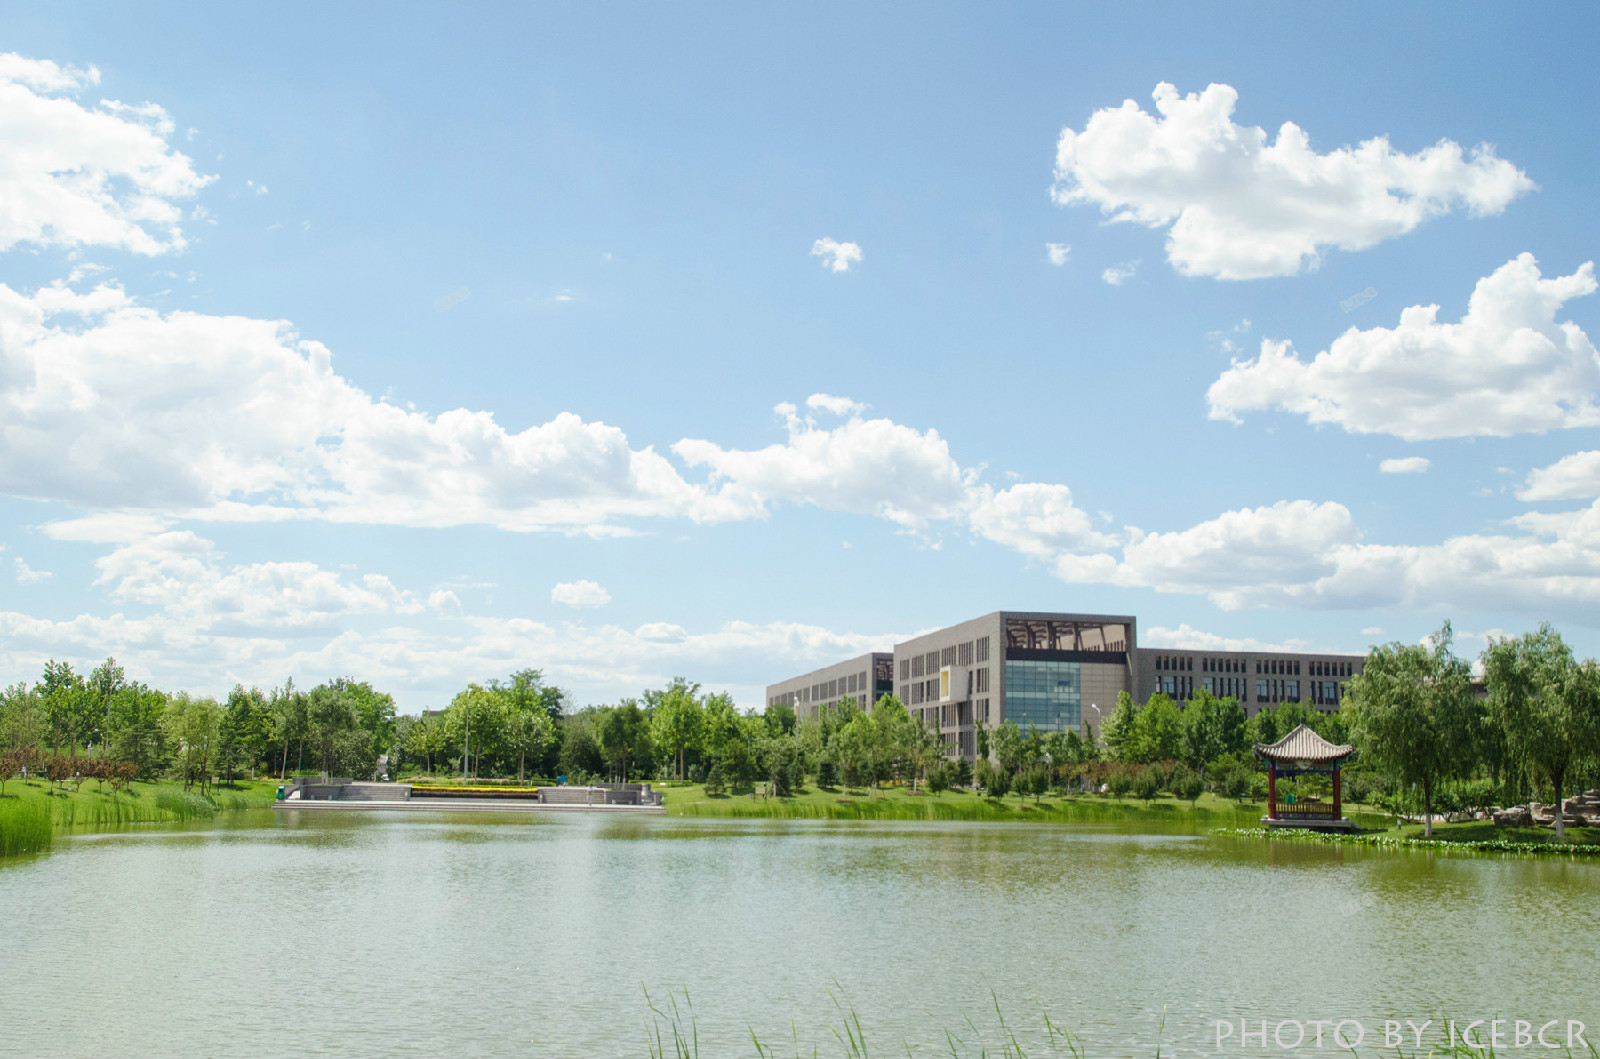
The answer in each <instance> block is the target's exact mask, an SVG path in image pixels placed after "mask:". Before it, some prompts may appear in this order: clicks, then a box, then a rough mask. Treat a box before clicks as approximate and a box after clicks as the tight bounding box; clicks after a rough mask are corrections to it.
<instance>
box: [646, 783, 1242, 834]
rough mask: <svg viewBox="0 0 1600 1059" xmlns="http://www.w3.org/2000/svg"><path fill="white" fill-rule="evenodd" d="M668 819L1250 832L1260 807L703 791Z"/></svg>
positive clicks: (895, 790)
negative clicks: (1166, 826) (1123, 825)
mask: <svg viewBox="0 0 1600 1059" xmlns="http://www.w3.org/2000/svg"><path fill="white" fill-rule="evenodd" d="M662 793H663V794H664V795H665V799H666V809H667V814H668V815H669V816H731V817H771V818H778V819H821V820H1006V821H1040V822H1049V823H1111V822H1118V821H1147V822H1150V823H1158V822H1165V823H1181V822H1185V821H1193V822H1194V823H1196V824H1197V825H1200V826H1204V827H1222V826H1236V827H1237V826H1248V825H1254V824H1257V823H1259V822H1260V820H1261V813H1262V807H1261V804H1260V803H1259V802H1257V803H1253V804H1246V805H1244V806H1240V805H1239V804H1238V803H1237V802H1234V801H1233V800H1231V799H1228V798H1218V797H1216V796H1215V795H1212V794H1203V795H1201V796H1200V800H1199V801H1198V802H1197V803H1196V804H1195V805H1194V806H1193V807H1191V806H1190V804H1189V803H1188V802H1186V801H1176V800H1174V799H1173V798H1171V797H1170V796H1164V797H1160V798H1156V799H1154V800H1152V801H1150V802H1148V803H1147V802H1144V801H1142V800H1140V799H1137V798H1111V797H1102V796H1100V795H1095V794H1084V795H1073V796H1070V797H1061V796H1058V795H1047V796H1046V797H1044V798H1043V799H1041V800H1040V801H1039V802H1038V803H1035V802H1034V800H1033V798H1032V797H1027V798H1019V797H1017V796H1016V795H1007V796H1006V797H1005V798H985V797H980V796H979V795H977V794H975V793H973V792H972V791H970V790H951V791H945V792H944V793H943V794H926V793H916V794H913V793H912V792H911V791H910V790H909V789H908V788H905V787H884V788H881V789H878V790H870V789H866V788H852V789H851V790H850V791H849V793H848V794H847V793H846V792H845V791H844V789H842V788H834V789H825V788H819V787H816V786H811V787H806V788H803V789H801V790H799V791H797V792H796V793H795V794H794V796H793V797H789V798H763V797H761V796H760V795H759V794H750V793H741V794H728V795H717V796H713V795H708V794H706V792H705V788H704V787H701V786H686V787H666V788H664V789H663V791H662Z"/></svg>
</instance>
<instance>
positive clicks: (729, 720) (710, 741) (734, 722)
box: [699, 692, 742, 782]
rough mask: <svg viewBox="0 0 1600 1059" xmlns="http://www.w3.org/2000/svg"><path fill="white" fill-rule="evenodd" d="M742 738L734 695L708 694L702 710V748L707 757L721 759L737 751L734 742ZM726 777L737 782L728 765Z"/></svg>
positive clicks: (724, 772)
mask: <svg viewBox="0 0 1600 1059" xmlns="http://www.w3.org/2000/svg"><path fill="white" fill-rule="evenodd" d="M741 738H742V733H741V732H740V729H739V711H738V710H737V709H736V708H735V707H734V705H733V696H732V695H729V694H728V693H727V692H718V693H717V694H715V695H708V696H706V699H705V703H704V705H703V706H702V707H701V712H700V739H699V744H700V750H701V752H702V753H703V754H705V756H706V758H707V759H709V760H714V761H721V760H722V759H723V758H725V757H727V756H728V755H729V754H730V753H737V751H736V750H734V749H733V747H732V744H733V743H734V742H735V741H736V740H739V739H741ZM722 774H723V776H724V778H726V779H728V780H729V781H730V782H737V780H735V779H734V777H733V776H731V775H730V774H729V772H728V769H727V768H726V767H724V768H723V770H722Z"/></svg>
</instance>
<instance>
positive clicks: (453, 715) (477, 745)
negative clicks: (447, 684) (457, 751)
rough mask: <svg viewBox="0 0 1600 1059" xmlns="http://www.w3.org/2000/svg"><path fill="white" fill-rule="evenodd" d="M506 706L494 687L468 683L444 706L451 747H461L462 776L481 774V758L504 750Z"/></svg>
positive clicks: (491, 756)
mask: <svg viewBox="0 0 1600 1059" xmlns="http://www.w3.org/2000/svg"><path fill="white" fill-rule="evenodd" d="M507 712H508V711H507V710H506V705H505V703H504V701H503V700H502V699H501V698H500V696H499V695H498V694H497V693H495V692H494V691H492V690H490V689H489V688H486V687H484V686H482V685H481V684H475V683H474V684H468V685H467V686H466V687H465V688H464V689H462V690H461V691H458V692H456V697H455V698H453V699H451V700H450V705H449V706H447V707H445V711H444V718H445V731H446V732H447V733H448V738H449V741H450V745H451V747H456V746H459V747H461V759H460V760H461V777H462V778H463V779H466V778H467V777H469V776H475V775H478V774H480V772H481V769H482V765H483V759H484V758H488V759H490V760H491V761H493V760H494V758H495V757H496V756H498V755H499V754H500V753H501V752H502V751H503V749H504V748H503V743H504V739H505V728H506V721H507V720H508V717H507Z"/></svg>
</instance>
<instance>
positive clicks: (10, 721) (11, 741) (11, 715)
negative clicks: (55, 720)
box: [0, 681, 49, 751]
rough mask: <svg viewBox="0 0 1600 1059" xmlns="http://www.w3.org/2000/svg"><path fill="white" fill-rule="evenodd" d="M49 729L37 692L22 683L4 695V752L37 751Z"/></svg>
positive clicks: (0, 715)
mask: <svg viewBox="0 0 1600 1059" xmlns="http://www.w3.org/2000/svg"><path fill="white" fill-rule="evenodd" d="M48 728H49V722H48V720H47V719H46V717H45V711H44V704H43V703H42V702H40V701H39V693H38V692H37V691H35V690H34V689H33V688H30V687H28V686H27V685H26V684H23V683H22V682H20V681H19V682H17V683H16V684H13V685H11V686H10V687H9V688H6V689H5V691H3V692H0V751H5V750H37V749H38V748H39V747H40V746H41V745H43V743H44V737H45V733H46V731H47V730H48Z"/></svg>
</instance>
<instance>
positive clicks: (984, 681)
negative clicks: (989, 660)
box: [975, 666, 989, 694]
mask: <svg viewBox="0 0 1600 1059" xmlns="http://www.w3.org/2000/svg"><path fill="white" fill-rule="evenodd" d="M976 673H977V676H976V678H975V679H976V680H977V691H978V693H979V694H982V693H983V692H986V691H988V690H989V667H988V666H984V667H983V668H982V669H979V670H976Z"/></svg>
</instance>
